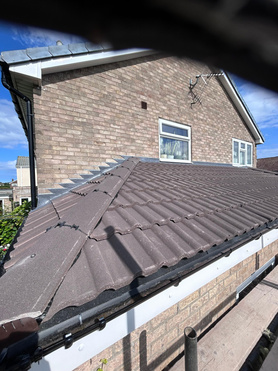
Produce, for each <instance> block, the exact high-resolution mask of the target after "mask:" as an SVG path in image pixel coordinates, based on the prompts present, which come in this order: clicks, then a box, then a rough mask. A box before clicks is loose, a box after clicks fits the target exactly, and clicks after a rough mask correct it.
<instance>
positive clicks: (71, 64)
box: [9, 49, 154, 85]
mask: <svg viewBox="0 0 278 371" xmlns="http://www.w3.org/2000/svg"><path fill="white" fill-rule="evenodd" d="M153 53H154V51H152V50H149V49H148V50H147V49H127V50H117V51H103V52H97V53H87V54H79V55H69V56H65V57H61V58H57V57H56V58H52V59H45V60H43V59H42V60H38V61H31V62H26V63H20V64H18V65H16V64H14V65H11V66H10V68H9V70H10V72H13V73H14V74H20V75H24V76H25V78H27V79H31V80H33V81H34V82H35V83H36V84H38V85H41V80H42V76H43V75H47V74H50V73H55V72H62V71H69V70H74V69H78V68H85V67H91V66H96V65H100V64H107V63H113V62H119V61H123V60H129V59H132V58H139V57H143V56H146V55H150V54H153Z"/></svg>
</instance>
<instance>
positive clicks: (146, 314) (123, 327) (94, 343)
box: [31, 229, 278, 371]
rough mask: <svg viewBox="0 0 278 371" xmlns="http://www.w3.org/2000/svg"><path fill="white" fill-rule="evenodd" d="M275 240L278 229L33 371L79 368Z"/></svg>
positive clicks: (48, 358)
mask: <svg viewBox="0 0 278 371" xmlns="http://www.w3.org/2000/svg"><path fill="white" fill-rule="evenodd" d="M275 239H278V229H275V230H272V231H270V232H268V233H266V234H264V235H263V236H261V237H260V238H259V239H257V240H253V241H251V242H249V243H247V244H245V245H244V246H242V247H240V248H238V249H236V250H235V251H233V252H232V253H231V254H230V255H229V256H228V257H223V258H221V259H219V260H217V261H215V262H213V263H211V264H209V265H208V266H206V267H204V268H202V269H200V270H199V271H197V272H196V273H193V274H191V275H190V276H188V277H186V278H185V279H184V280H182V281H181V282H180V283H179V285H178V286H171V287H170V288H168V289H166V290H164V291H162V292H160V293H158V294H157V295H155V296H153V297H151V298H150V299H148V300H146V301H145V302H143V303H141V304H139V305H137V306H136V307H134V308H132V309H130V310H129V311H127V312H126V313H124V314H122V315H120V316H119V317H117V318H115V319H114V320H112V321H109V322H108V323H107V325H106V327H105V328H104V329H103V330H101V331H94V332H92V333H90V334H89V335H87V336H84V337H83V338H82V339H80V340H77V341H76V342H74V343H73V345H72V346H71V347H70V348H69V349H65V348H63V347H62V348H59V349H57V350H56V351H54V352H52V353H51V354H49V355H47V356H45V357H44V358H43V360H41V361H40V362H39V363H33V365H32V368H31V370H33V371H34V370H40V371H43V370H45V371H49V370H53V371H56V370H57V371H59V370H64V371H67V370H69V371H70V370H72V369H74V368H76V367H78V366H80V365H81V364H83V363H84V362H86V361H88V360H89V359H90V358H92V357H94V356H95V355H97V354H98V353H100V352H102V351H103V350H105V349H106V348H108V347H109V346H111V345H112V344H114V343H115V342H117V341H118V340H120V339H122V338H123V337H125V336H127V335H128V334H130V333H131V332H132V331H134V330H136V329H137V328H139V327H140V326H142V325H144V324H145V323H147V322H148V321H150V320H152V319H153V318H155V317H156V316H158V315H159V314H161V313H162V312H164V311H165V310H167V309H169V308H170V307H172V306H173V305H175V304H177V303H178V302H179V301H181V300H182V299H185V298H186V297H187V296H188V295H190V294H192V293H193V292H194V291H196V290H198V289H200V288H201V287H203V286H204V285H206V284H207V283H209V282H210V281H212V280H213V279H215V278H217V277H218V276H220V275H221V274H223V273H225V272H226V271H227V270H229V269H231V268H233V267H234V266H235V265H237V264H238V263H240V262H242V261H243V260H245V259H247V258H249V257H250V256H251V255H253V254H255V253H256V252H258V251H260V250H261V249H262V248H263V247H265V246H266V245H268V244H269V243H271V242H273V241H274V240H275ZM94 366H98V365H94Z"/></svg>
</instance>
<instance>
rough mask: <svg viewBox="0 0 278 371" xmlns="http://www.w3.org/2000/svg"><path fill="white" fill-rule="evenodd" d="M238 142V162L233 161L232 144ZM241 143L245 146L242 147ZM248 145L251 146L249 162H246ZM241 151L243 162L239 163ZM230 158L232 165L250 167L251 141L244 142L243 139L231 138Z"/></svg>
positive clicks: (251, 164)
mask: <svg viewBox="0 0 278 371" xmlns="http://www.w3.org/2000/svg"><path fill="white" fill-rule="evenodd" d="M235 143H237V144H238V156H237V157H238V162H235V161H234V144H235ZM242 145H244V146H245V148H242ZM248 146H250V147H251V163H247V159H248ZM241 153H244V156H245V163H244V164H241V163H240V162H241ZM232 160H233V166H239V167H252V166H253V143H251V142H246V141H245V140H241V139H236V138H233V139H232Z"/></svg>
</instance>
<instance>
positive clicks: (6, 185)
mask: <svg viewBox="0 0 278 371" xmlns="http://www.w3.org/2000/svg"><path fill="white" fill-rule="evenodd" d="M10 188H11V187H10V185H9V183H2V184H0V189H10Z"/></svg>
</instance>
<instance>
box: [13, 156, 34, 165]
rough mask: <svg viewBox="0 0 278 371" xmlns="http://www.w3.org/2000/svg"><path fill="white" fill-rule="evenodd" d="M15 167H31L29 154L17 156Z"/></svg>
mask: <svg viewBox="0 0 278 371" xmlns="http://www.w3.org/2000/svg"><path fill="white" fill-rule="evenodd" d="M15 167H16V168H19V167H30V164H29V157H27V156H17V160H16V165H15Z"/></svg>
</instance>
